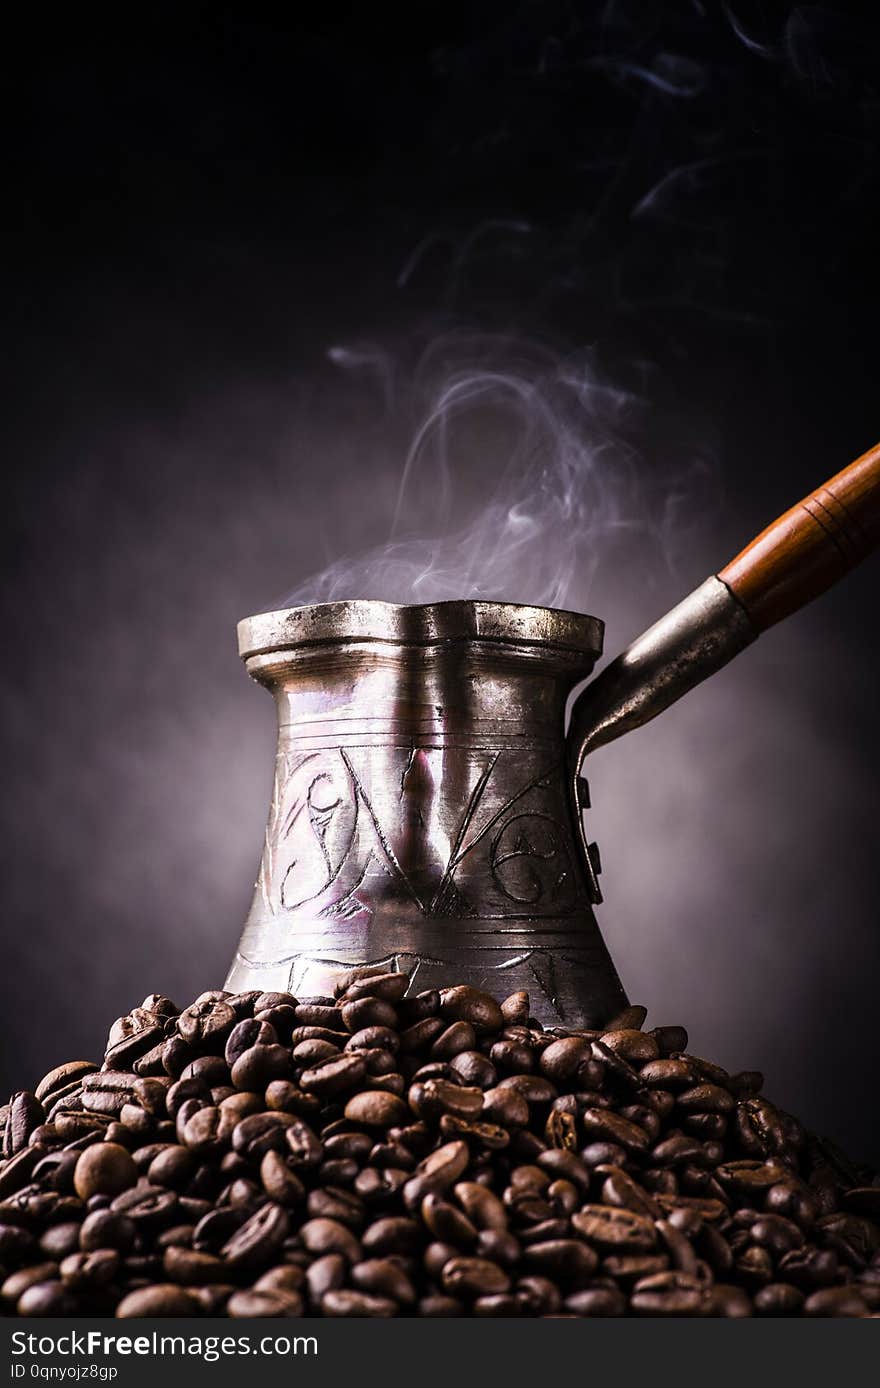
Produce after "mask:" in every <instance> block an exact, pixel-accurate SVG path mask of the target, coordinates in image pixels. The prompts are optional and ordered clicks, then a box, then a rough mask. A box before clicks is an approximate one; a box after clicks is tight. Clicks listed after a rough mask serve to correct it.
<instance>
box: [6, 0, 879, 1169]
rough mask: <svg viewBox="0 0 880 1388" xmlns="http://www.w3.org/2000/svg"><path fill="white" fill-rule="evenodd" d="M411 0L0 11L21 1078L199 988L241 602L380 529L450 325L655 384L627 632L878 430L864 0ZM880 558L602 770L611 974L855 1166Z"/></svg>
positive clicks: (870, 914)
mask: <svg viewBox="0 0 880 1388" xmlns="http://www.w3.org/2000/svg"><path fill="white" fill-rule="evenodd" d="M415 8H416V12H415V13H413V14H410V15H409V16H407V17H402V16H401V15H399V14H398V13H397V11H396V10H395V9H394V8H393V7H383V6H350V7H349V6H335V7H332V8H331V7H329V6H324V7H313V8H312V9H311V10H309V11H304V12H303V14H299V13H298V12H297V11H296V10H294V9H293V8H291V9H290V10H289V11H288V14H287V17H286V18H285V19H283V20H279V19H277V18H276V17H275V16H274V14H273V12H272V11H270V10H268V9H264V8H263V7H261V6H259V5H255V4H248V5H239V6H223V5H210V6H208V5H206V6H203V7H198V6H189V7H180V6H175V7H167V8H165V7H162V6H158V7H151V8H149V9H143V8H142V9H141V10H139V11H138V12H137V17H136V18H133V14H134V12H132V11H131V10H130V9H126V7H123V9H122V10H120V9H119V8H117V9H116V10H110V9H106V10H101V9H100V8H95V7H89V8H87V9H86V10H82V9H81V8H80V9H71V10H68V11H67V12H64V11H61V10H57V11H53V12H52V13H51V14H45V13H42V12H40V13H38V12H37V11H33V12H32V16H31V19H30V21H28V20H26V19H24V18H22V16H21V15H19V17H18V19H17V20H15V21H11V23H12V27H11V28H9V29H8V30H7V32H6V42H5V51H6V64H5V84H6V91H7V97H8V100H9V103H10V109H9V112H8V115H7V118H6V120H5V122H4V131H5V138H6V141H7V145H6V151H5V158H4V164H5V167H4V188H5V193H6V200H5V212H4V217H3V232H4V238H5V240H6V253H5V271H6V274H5V290H4V314H3V318H4V322H5V326H6V340H7V348H8V352H7V359H6V368H5V376H6V386H7V390H6V408H5V423H6V425H7V430H8V434H9V439H8V443H7V448H6V470H5V481H4V502H5V505H4V507H3V513H4V515H3V529H4V535H3V548H2V557H3V564H4V569H5V573H4V584H3V589H2V603H3V635H4V654H5V659H4V662H3V680H2V718H0V732H2V758H3V760H2V765H3V795H2V812H3V836H2V843H3V850H4V871H3V878H2V900H0V919H2V930H3V950H4V966H5V967H4V970H3V975H2V980H3V981H2V990H3V995H2V1011H0V1051H2V1054H0V1082H2V1086H3V1087H4V1088H8V1087H13V1088H17V1087H20V1086H22V1085H32V1084H33V1083H34V1082H35V1081H36V1080H37V1079H39V1077H40V1075H41V1074H42V1073H43V1072H44V1071H45V1070H46V1069H48V1068H49V1067H50V1066H51V1065H53V1064H56V1063H58V1062H60V1061H61V1060H64V1059H66V1058H69V1057H71V1056H73V1055H78V1054H86V1055H89V1054H91V1055H94V1054H96V1053H97V1052H98V1051H99V1050H100V1047H101V1043H102V1041H103V1036H104V1033H105V1030H106V1027H107V1026H108V1025H109V1023H110V1022H111V1021H112V1019H113V1018H114V1017H115V1016H116V1015H117V1014H119V1013H120V1012H123V1011H126V1010H127V1009H128V1008H129V1007H131V1006H132V1005H135V1004H137V1003H138V1002H139V1001H140V999H141V997H142V996H143V995H144V994H145V993H146V992H148V991H150V990H153V989H158V990H165V991H167V992H169V993H171V995H172V996H173V997H175V998H176V999H177V1000H178V1001H179V1002H181V1003H183V1002H185V1001H186V1000H187V999H188V998H189V997H190V996H192V995H193V994H195V993H197V992H199V991H201V990H202V989H203V988H205V987H208V986H217V985H219V984H221V983H222V979H223V976H224V973H225V969H226V967H227V964H228V961H229V959H230V958H231V955H232V951H233V949H234V946H235V943H236V940H237V937H238V932H239V928H240V924H241V922H242V920H243V918H244V915H245V913H246V910H247V906H248V901H249V896H250V890H251V884H252V882H253V878H254V875H255V872H256V868H257V862H258V856H259V851H260V843H261V835H262V828H263V822H264V817H265V813H266V807H267V803H268V794H269V787H270V778H271V769H272V754H273V744H274V729H273V718H272V710H271V706H270V702H269V700H268V699H267V698H266V696H265V695H264V694H263V693H262V692H261V691H258V690H257V689H255V688H254V687H253V686H251V685H249V683H248V681H247V679H246V677H245V675H244V672H243V670H242V669H241V668H240V667H239V665H238V662H237V658H236V653H235V633H234V625H235V622H236V620H237V619H238V618H240V617H241V616H243V615H245V614H247V613H249V612H252V611H255V610H259V609H261V608H265V607H270V606H272V605H277V604H278V603H279V602H281V601H282V600H283V597H284V595H285V594H286V593H288V592H290V591H291V590H293V589H297V588H298V587H301V585H303V584H305V583H306V582H307V580H308V577H309V575H310V574H312V573H314V572H315V571H317V570H320V569H322V568H323V567H324V566H325V565H326V564H327V563H328V562H331V561H332V560H334V559H336V558H338V557H340V556H344V555H347V554H350V553H352V552H355V551H358V550H360V549H363V548H365V547H369V546H371V545H376V544H380V543H381V542H382V541H383V539H384V538H385V536H386V534H387V529H388V515H389V512H390V510H391V509H392V508H393V505H394V500H395V495H396V490H397V485H398V480H399V473H400V467H401V463H402V459H403V455H404V452H405V449H406V444H407V440H408V439H409V437H410V435H411V432H412V429H413V428H414V427H415V426H416V425H417V423H418V419H419V412H420V408H421V405H420V396H419V386H418V382H419V365H418V364H419V361H420V360H421V359H422V354H423V353H424V350H425V347H426V344H429V343H430V342H431V341H432V340H433V339H434V338H435V336H436V335H437V334H448V333H452V334H453V336H455V335H456V334H462V335H465V336H464V337H463V340H465V341H469V340H470V338H468V337H467V336H466V335H467V334H478V335H480V336H479V340H480V342H482V343H483V344H484V346H483V347H482V348H481V351H483V352H484V354H485V359H486V360H489V361H491V355H492V351H493V348H492V345H491V344H492V342H493V341H501V340H502V335H503V340H504V341H505V342H506V343H509V342H510V341H511V340H512V339H515V340H516V341H520V340H523V339H528V340H529V341H530V342H538V343H541V344H548V345H549V346H550V347H551V348H552V350H553V351H555V352H558V353H561V354H563V355H564V354H565V353H567V352H569V351H581V350H583V349H589V350H590V351H591V352H592V353H593V354H594V355H595V359H596V360H597V361H598V362H599V363H600V365H601V369H602V372H603V373H604V375H605V376H606V378H607V379H609V380H610V381H612V382H614V383H616V384H617V385H619V386H620V387H621V389H626V390H634V391H637V392H638V394H639V397H640V400H641V401H642V404H641V406H640V409H639V412H638V415H637V421H636V426H635V429H636V433H637V435H638V452H637V458H638V465H637V477H638V479H641V481H642V482H643V483H644V495H645V497H647V498H650V503H649V504H647V505H646V507H643V508H642V513H640V514H641V520H640V521H639V523H638V524H636V525H634V526H631V527H624V528H623V529H622V530H621V531H620V532H617V531H615V533H613V534H608V535H604V536H597V535H594V534H592V533H591V534H590V535H588V536H585V538H584V547H585V549H586V547H587V546H588V545H589V546H590V557H589V563H586V562H585V565H584V568H583V578H582V580H581V579H579V580H577V581H576V582H575V583H574V585H573V587H572V590H571V594H570V599H569V600H570V603H571V605H572V606H575V607H581V608H585V609H586V610H590V611H593V612H595V613H596V614H597V615H600V616H602V617H603V618H604V619H605V621H606V623H607V649H608V652H609V654H613V653H614V652H615V650H616V649H617V648H619V647H620V645H622V644H623V643H624V642H625V641H626V640H628V639H629V638H630V637H631V636H633V635H634V634H635V633H636V632H637V631H638V630H639V629H641V627H643V626H644V625H646V624H648V623H649V622H650V621H651V620H653V619H654V618H655V617H656V616H657V615H659V613H660V612H662V611H663V610H664V609H665V608H666V607H667V606H668V605H670V604H671V603H672V602H674V601H676V600H677V599H678V598H679V597H680V596H681V595H682V594H683V593H684V592H686V591H688V590H689V589H690V588H691V587H693V586H695V584H696V583H697V582H699V581H700V580H701V579H702V578H703V577H704V576H705V574H706V573H708V572H710V571H712V570H713V569H715V568H718V567H720V565H721V564H722V563H723V562H724V561H725V560H726V559H727V558H728V557H730V555H731V554H733V553H734V552H735V551H736V550H737V549H738V548H739V547H740V546H741V545H742V543H744V542H745V541H746V540H747V539H748V538H749V537H750V536H751V535H752V534H753V533H754V532H755V531H757V530H758V529H760V528H761V527H762V526H763V525H764V524H765V523H766V522H767V521H769V520H770V519H771V518H772V517H773V516H774V515H775V514H776V513H777V512H779V511H780V510H782V509H784V508H785V507H786V506H787V505H789V504H791V503H792V502H793V501H794V500H795V499H797V498H798V497H799V496H800V495H802V494H803V493H804V492H806V491H807V490H809V489H810V488H812V487H813V486H815V485H816V484H817V483H818V482H820V481H821V480H822V479H823V478H824V477H825V476H827V475H830V474H831V473H833V472H835V471H837V470H838V469H839V468H840V467H842V466H844V465H845V464H846V463H847V462H848V461H849V460H850V459H851V458H852V457H854V456H855V455H857V454H858V453H860V452H862V451H863V450H864V449H865V448H867V447H868V446H870V445H871V444H873V443H874V442H875V441H876V438H877V435H878V433H880V399H878V387H877V380H878V371H877V368H878V352H877V345H876V342H877V328H876V324H877V319H878V293H877V288H878V284H877V269H876V260H877V247H878V245H880V225H878V223H880V216H878V186H880V86H878V77H877V74H878V71H880V63H878V58H880V44H878V35H877V31H876V28H873V29H872V28H871V27H870V25H871V23H872V21H869V20H868V19H867V18H865V17H864V12H865V11H866V10H867V7H865V6H863V5H855V6H852V7H848V6H846V5H835V6H827V7H821V6H814V5H806V6H797V7H791V6H790V5H787V4H786V5H772V4H766V3H765V4H763V5H758V4H754V3H746V0H736V3H735V4H734V5H733V6H732V7H726V6H719V5H715V4H710V3H708V0H706V3H700V0H690V3H689V2H688V0H677V2H676V3H673V2H672V0H668V3H656V4H652V5H645V4H642V3H634V0H633V2H632V3H616V4H615V3H608V4H604V5H600V4H582V3H576V2H575V3H568V4H556V3H554V2H553V0H541V3H536V4H531V5H529V4H524V5H516V4H513V3H510V4H505V5H500V4H499V5H494V4H476V5H468V6H455V5H448V4H447V5H443V6H432V5H430V4H427V5H421V6H418V7H415ZM16 26H17V27H16ZM487 335H488V338H487ZM487 341H488V345H485V344H486V343H487ZM340 344H342V345H343V346H345V347H346V351H347V353H348V355H347V356H346V355H345V354H344V353H343V355H342V356H340V353H339V352H338V351H337V352H336V353H335V354H334V356H330V355H328V353H329V352H330V351H331V349H333V348H334V347H336V348H338V347H339V345H340ZM345 361H349V362H350V361H359V362H360V363H361V367H360V368H359V369H354V370H350V369H346V367H345V365H344V362H345ZM340 363H342V364H340ZM364 363H366V365H364ZM489 466H490V464H489V461H488V460H487V468H488V467H489ZM464 471H465V474H466V475H465V476H463V477H462V478H460V479H459V481H458V483H457V486H458V491H457V492H456V494H455V496H456V500H455V502H454V507H453V509H455V507H456V506H457V507H458V508H459V512H460V514H461V515H462V516H465V517H466V515H467V514H468V513H469V509H470V508H472V507H473V506H475V505H476V504H477V500H475V498H477V499H478V496H479V486H480V470H479V467H478V466H476V465H475V464H474V463H473V460H471V461H470V462H469V464H468V466H467V467H466V468H465V469H464ZM682 477H684V478H685V479H690V480H689V481H688V480H686V481H685V483H682V482H681V479H682ZM695 477H696V478H698V479H699V483H700V485H699V486H698V487H696V489H695V488H694V487H693V486H692V485H691V483H692V482H693V479H694V478H695ZM658 496H660V497H662V498H664V500H663V504H662V507H661V509H662V513H663V516H664V518H665V519H664V524H663V526H662V527H661V528H660V531H658V529H657V528H656V527H655V528H653V529H652V528H651V527H650V526H646V525H645V524H644V519H645V517H644V514H643V512H644V511H645V509H647V510H648V511H652V510H653V508H654V506H655V505H658V504H660V503H658V502H657V501H656V498H657V497H658ZM426 509H427V510H428V511H429V512H430V509H431V506H430V500H428V502H427V503H426ZM637 509H638V508H637ZM661 532H662V533H661ZM658 537H659V538H658ZM557 542H558V544H559V545H560V546H562V545H566V546H570V545H576V544H577V543H578V541H577V537H576V536H572V535H565V536H561V537H560V538H559V539H558V541H557ZM594 561H595V562H594ZM587 575H588V577H587ZM877 583H878V568H877V565H876V563H875V562H869V563H868V564H866V565H865V566H864V568H863V569H861V570H860V571H859V572H857V573H856V574H855V575H853V576H852V577H851V578H849V579H848V580H847V581H846V582H845V583H844V584H843V585H841V586H840V587H839V588H838V589H837V590H835V591H834V592H833V593H831V594H829V595H828V596H826V597H825V598H823V599H822V600H821V601H820V602H819V603H817V604H816V605H815V606H814V607H812V608H810V609H808V610H806V611H804V612H803V613H801V614H799V615H798V616H797V617H795V618H793V619H792V620H791V621H790V622H788V623H787V624H785V626H784V627H780V628H778V629H777V630H775V631H773V632H772V633H771V634H768V635H767V636H766V637H765V638H764V639H763V640H762V641H761V642H760V643H759V644H758V645H757V646H756V647H753V648H752V649H751V650H750V651H748V652H747V653H746V654H745V655H743V656H742V657H741V658H740V660H739V661H738V662H737V663H736V664H735V666H733V667H731V668H730V669H729V670H728V671H726V672H724V673H723V674H722V675H720V676H718V677H717V679H716V680H714V681H712V682H710V683H709V684H707V685H706V686H704V687H703V688H702V689H700V690H698V691H695V692H694V693H693V694H692V695H691V696H689V698H688V699H687V700H685V701H684V702H683V703H682V704H681V705H679V706H678V707H676V708H675V709H673V710H671V711H670V712H669V713H668V714H667V715H665V716H664V718H663V719H661V720H659V721H658V722H657V723H656V724H654V725H652V727H651V728H650V729H647V730H643V731H641V732H639V733H636V734H634V735H633V736H632V737H631V738H628V739H625V740H624V741H623V742H621V743H620V744H618V745H616V746H614V747H612V748H610V749H608V750H606V751H603V752H602V753H600V754H599V755H598V756H597V757H596V759H595V765H594V767H593V770H592V772H591V780H592V782H593V787H594V802H595V805H596V809H595V812H594V815H593V823H592V828H593V831H594V832H595V833H596V834H597V836H598V838H599V840H600V842H601V844H602V849H603V861H604V866H605V875H604V878H603V883H604V890H605V895H606V904H605V906H604V907H603V908H602V909H601V913H600V921H601V924H602V927H603V930H604V932H605V934H606V937H607V939H608V942H609V944H610V946H611V949H612V952H613V954H614V956H615V959H616V961H617V963H618V966H619V968H620V971H621V973H622V975H623V978H624V982H625V984H626V985H627V987H628V990H629V992H630V994H631V996H632V997H633V998H635V999H638V1000H642V1001H644V1002H645V1003H646V1004H648V1005H649V1006H650V1012H651V1018H652V1020H653V1022H654V1023H658V1022H666V1021H683V1022H685V1023H686V1024H687V1025H688V1026H689V1028H690V1030H691V1038H692V1046H693V1047H694V1048H695V1049H697V1050H699V1051H702V1052H703V1053H704V1054H707V1055H710V1056H712V1057H714V1058H716V1059H718V1060H720V1061H722V1062H723V1063H726V1064H728V1065H730V1066H731V1067H737V1068H738V1067H741V1066H756V1067H760V1068H762V1069H763V1070H764V1071H765V1072H766V1074H767V1076H768V1090H769V1092H770V1093H771V1094H772V1095H773V1096H774V1097H776V1098H777V1100H778V1101H779V1102H781V1103H782V1104H784V1105H785V1106H787V1107H789V1108H791V1109H792V1110H793V1111H795V1112H797V1113H798V1114H799V1115H800V1116H802V1117H803V1118H804V1119H805V1120H807V1121H808V1122H809V1123H811V1124H813V1125H814V1126H817V1127H818V1128H820V1129H821V1130H824V1131H825V1132H827V1133H828V1134H829V1135H831V1136H833V1137H835V1138H836V1139H838V1140H839V1141H841V1142H842V1143H844V1144H845V1145H847V1146H848V1147H849V1148H850V1149H851V1150H852V1151H853V1152H854V1153H855V1154H857V1155H859V1156H865V1157H872V1158H874V1159H875V1160H876V1159H880V1124H878V1121H877V1101H876V1086H875V1085H874V1084H873V1082H872V1081H871V1079H870V1075H871V1074H873V1073H874V1071H875V1069H876V1066H877V1064H878V1060H880V1056H878V1049H880V1042H878V1029H877V1016H876V988H877V985H876V978H877V969H878V965H880V928H878V927H880V921H878V911H877V904H876V901H877V891H878V886H880V867H878V863H880V842H878V823H880V813H878V812H880V747H878V738H877V732H876V715H877V678H876V675H877V665H876V662H877V652H878V649H880V631H878V624H877V617H876V612H877V593H878V588H877ZM524 587H525V588H527V580H526V579H524ZM368 595H369V594H359V593H352V594H351V596H368ZM498 596H499V597H505V596H513V595H510V594H505V593H499V594H498ZM516 596H517V597H519V596H521V595H520V594H517V595H516ZM410 597H411V594H409V593H407V592H402V593H401V594H400V600H402V601H407V600H408V599H409V598H410Z"/></svg>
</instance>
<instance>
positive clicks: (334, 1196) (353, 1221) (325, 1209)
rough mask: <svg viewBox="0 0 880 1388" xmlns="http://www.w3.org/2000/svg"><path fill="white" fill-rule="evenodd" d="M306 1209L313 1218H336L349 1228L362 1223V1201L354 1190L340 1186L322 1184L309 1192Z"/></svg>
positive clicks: (363, 1217) (363, 1215)
mask: <svg viewBox="0 0 880 1388" xmlns="http://www.w3.org/2000/svg"><path fill="white" fill-rule="evenodd" d="M306 1207H307V1209H308V1213H309V1215H310V1216H311V1217H312V1218H313V1219H317V1218H322V1219H336V1220H338V1221H339V1223H340V1224H345V1225H347V1226H348V1227H349V1228H350V1229H354V1230H357V1229H360V1228H361V1226H362V1225H363V1223H364V1219H365V1211H364V1202H363V1201H362V1200H361V1198H360V1196H359V1195H357V1194H356V1193H355V1192H354V1191H350V1190H346V1189H345V1188H344V1187H342V1186H324V1187H321V1188H319V1189H318V1190H313V1191H310V1192H309V1196H308V1201H307V1206H306Z"/></svg>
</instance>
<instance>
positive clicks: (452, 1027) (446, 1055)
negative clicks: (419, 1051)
mask: <svg viewBox="0 0 880 1388" xmlns="http://www.w3.org/2000/svg"><path fill="white" fill-rule="evenodd" d="M476 1045H477V1033H476V1031H475V1030H474V1028H473V1027H472V1026H471V1024H470V1022H451V1023H450V1024H449V1025H446V1024H445V1023H444V1025H443V1026H442V1027H441V1029H440V1031H439V1032H437V1033H435V1035H434V1037H433V1039H432V1041H431V1045H430V1047H429V1054H430V1055H431V1056H433V1057H434V1058H435V1059H436V1060H454V1059H455V1057H456V1056H457V1055H462V1054H463V1053H464V1052H465V1051H473V1050H475V1049H476Z"/></svg>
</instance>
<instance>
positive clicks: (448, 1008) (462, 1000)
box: [440, 987, 504, 1036]
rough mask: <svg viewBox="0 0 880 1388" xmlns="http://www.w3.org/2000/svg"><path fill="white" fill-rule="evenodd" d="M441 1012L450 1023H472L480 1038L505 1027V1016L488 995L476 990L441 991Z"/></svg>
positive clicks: (448, 989)
mask: <svg viewBox="0 0 880 1388" xmlns="http://www.w3.org/2000/svg"><path fill="white" fill-rule="evenodd" d="M440 1010H441V1012H442V1014H443V1016H444V1017H445V1018H446V1019H447V1020H448V1021H450V1022H470V1024H471V1026H472V1027H473V1028H474V1030H475V1031H476V1033H477V1035H478V1036H484V1035H486V1034H487V1033H491V1032H493V1031H501V1030H502V1028H503V1027H504V1014H503V1012H502V1011H501V1008H500V1007H499V1006H498V1003H497V1002H496V1001H495V999H494V998H493V997H491V996H490V995H489V994H488V993H481V992H479V991H478V989H476V988H468V987H457V988H443V989H441V991H440Z"/></svg>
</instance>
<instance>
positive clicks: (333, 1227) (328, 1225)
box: [299, 1218, 361, 1263]
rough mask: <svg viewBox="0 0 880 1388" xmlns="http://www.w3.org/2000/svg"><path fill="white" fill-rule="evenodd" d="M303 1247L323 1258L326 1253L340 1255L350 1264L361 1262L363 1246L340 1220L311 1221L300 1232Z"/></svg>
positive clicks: (319, 1219) (320, 1219) (321, 1219)
mask: <svg viewBox="0 0 880 1388" xmlns="http://www.w3.org/2000/svg"><path fill="white" fill-rule="evenodd" d="M299 1236H300V1239H301V1240H302V1242H303V1246H304V1247H305V1248H307V1249H308V1251H309V1252H310V1253H314V1254H316V1255H317V1256H318V1257H323V1256H324V1254H326V1253H339V1254H341V1256H342V1257H343V1258H346V1259H347V1260H348V1262H349V1263H357V1262H360V1260H361V1244H360V1241H359V1240H358V1239H357V1238H356V1236H355V1235H354V1234H353V1233H352V1231H351V1229H349V1228H348V1226H347V1225H346V1224H341V1223H340V1222H339V1220H338V1219H326V1218H318V1219H310V1220H307V1221H306V1223H305V1224H304V1225H303V1226H302V1228H301V1229H300V1231H299Z"/></svg>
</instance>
